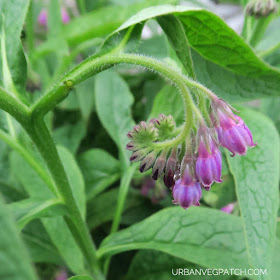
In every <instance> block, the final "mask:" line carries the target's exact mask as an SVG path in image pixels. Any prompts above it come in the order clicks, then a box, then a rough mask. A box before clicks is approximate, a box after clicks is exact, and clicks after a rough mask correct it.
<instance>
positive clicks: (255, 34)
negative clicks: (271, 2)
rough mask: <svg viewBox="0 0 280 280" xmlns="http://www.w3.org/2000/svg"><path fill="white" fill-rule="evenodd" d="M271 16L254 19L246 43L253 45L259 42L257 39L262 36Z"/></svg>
mask: <svg viewBox="0 0 280 280" xmlns="http://www.w3.org/2000/svg"><path fill="white" fill-rule="evenodd" d="M271 18H272V17H271V16H270V17H264V18H259V19H256V22H255V23H254V27H253V30H252V32H251V34H250V36H249V37H248V39H247V41H248V43H249V44H250V45H251V46H252V47H255V46H256V45H257V44H258V43H259V41H260V40H261V39H262V36H263V34H264V32H265V30H266V28H267V26H268V24H269V23H270V21H271Z"/></svg>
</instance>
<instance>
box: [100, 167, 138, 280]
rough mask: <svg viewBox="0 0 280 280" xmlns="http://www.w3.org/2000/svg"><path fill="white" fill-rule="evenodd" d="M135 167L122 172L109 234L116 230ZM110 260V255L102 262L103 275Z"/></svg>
mask: <svg viewBox="0 0 280 280" xmlns="http://www.w3.org/2000/svg"><path fill="white" fill-rule="evenodd" d="M136 168H137V165H136V164H133V165H131V166H130V167H128V169H127V170H126V172H125V173H124V175H123V177H122V179H121V185H120V189H119V194H118V199H117V209H116V212H115V216H114V219H113V223H112V228H111V234H113V233H114V232H117V231H118V228H119V225H120V221H121V215H122V212H123V209H124V204H125V201H126V197H127V193H128V189H129V186H130V182H131V180H132V177H133V174H134V172H135V170H136ZM110 260H111V258H110V257H109V258H107V259H106V260H105V264H104V273H105V275H106V274H107V272H108V269H109V265H110Z"/></svg>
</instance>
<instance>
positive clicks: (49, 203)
mask: <svg viewBox="0 0 280 280" xmlns="http://www.w3.org/2000/svg"><path fill="white" fill-rule="evenodd" d="M9 207H10V209H11V212H12V213H13V215H14V217H15V218H16V220H17V224H18V227H19V228H20V229H22V228H23V227H24V226H25V225H26V224H27V223H29V222H30V221H32V220H34V219H38V218H42V217H54V216H63V215H65V214H66V213H67V211H66V208H65V207H64V204H63V203H61V202H60V201H59V200H58V199H49V200H42V199H40V198H39V199H38V198H35V197H33V198H27V199H25V200H21V201H18V202H14V203H11V204H9Z"/></svg>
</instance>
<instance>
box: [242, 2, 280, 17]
mask: <svg viewBox="0 0 280 280" xmlns="http://www.w3.org/2000/svg"><path fill="white" fill-rule="evenodd" d="M277 10H278V4H277V2H276V1H274V0H251V1H250V2H249V3H248V4H247V6H246V13H247V14H248V15H250V16H255V17H257V18H258V17H266V16H268V15H270V14H272V13H277Z"/></svg>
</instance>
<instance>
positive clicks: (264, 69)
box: [105, 5, 280, 100]
mask: <svg viewBox="0 0 280 280" xmlns="http://www.w3.org/2000/svg"><path fill="white" fill-rule="evenodd" d="M169 14H173V15H176V16H177V17H178V19H179V20H180V22H181V23H182V26H183V27H184V30H185V32H186V36H187V39H188V41H189V44H190V46H191V47H192V49H193V52H192V53H193V64H194V66H195V72H196V75H197V80H198V81H200V82H201V83H203V84H205V85H206V86H207V87H209V88H211V89H213V90H214V92H215V93H216V94H218V95H219V96H221V97H224V98H227V99H228V100H240V99H252V98H253V99H255V98H256V97H264V96H273V95H278V94H279V86H280V72H279V71H277V70H276V69H275V68H273V67H271V66H269V65H268V64H266V63H265V62H263V61H262V60H261V59H259V58H258V57H257V56H256V54H255V53H254V51H253V50H252V49H251V47H250V46H248V45H247V44H246V43H245V41H244V40H243V39H242V38H241V37H240V36H239V35H238V34H236V33H235V32H234V31H233V30H232V29H231V28H230V27H229V26H227V25H226V23H225V22H224V21H223V20H221V19H220V18H219V17H218V16H216V15H214V14H213V13H211V12H209V11H206V10H200V9H195V8H187V7H185V6H171V5H161V6H157V7H150V8H147V9H144V10H142V11H140V12H139V13H138V14H136V15H134V16H133V17H131V18H130V19H129V20H127V21H126V22H125V23H124V24H122V26H120V27H119V28H118V29H117V30H116V31H114V32H113V33H112V34H111V35H110V36H109V37H108V39H107V40H110V39H111V37H113V36H115V35H116V34H118V33H120V32H122V31H123V30H125V29H127V28H129V27H131V26H133V25H136V24H143V22H145V21H147V20H148V19H151V18H157V17H161V16H166V15H169ZM122 33H123V32H122ZM169 33H170V31H169V32H168V34H169ZM179 34H182V33H179ZM105 44H106V42H105ZM173 44H174V42H173ZM175 47H176V48H175V51H176V50H177V54H178V49H177V47H178V46H177V45H176V46H175ZM180 59H181V62H182V63H183V64H185V63H186V62H185V60H186V58H185V57H183V56H182V54H181V56H180ZM232 84H234V85H235V87H232V86H231V85H232Z"/></svg>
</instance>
